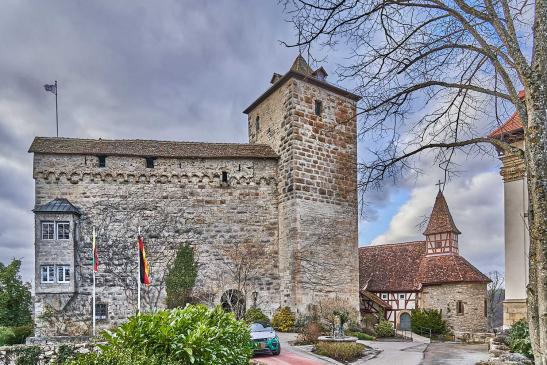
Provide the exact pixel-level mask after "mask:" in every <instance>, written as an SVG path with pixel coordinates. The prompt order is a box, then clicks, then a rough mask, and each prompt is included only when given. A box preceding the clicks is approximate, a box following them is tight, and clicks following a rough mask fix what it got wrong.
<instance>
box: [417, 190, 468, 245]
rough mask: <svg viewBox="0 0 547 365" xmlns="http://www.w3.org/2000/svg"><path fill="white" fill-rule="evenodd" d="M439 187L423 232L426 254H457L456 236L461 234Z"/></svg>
mask: <svg viewBox="0 0 547 365" xmlns="http://www.w3.org/2000/svg"><path fill="white" fill-rule="evenodd" d="M440 186H441V184H439V192H438V193H437V197H436V198H435V204H434V205H433V210H432V212H431V216H430V217H429V223H428V224H427V227H426V229H425V231H424V235H425V237H426V242H427V253H428V254H457V253H458V235H459V234H461V232H460V230H459V229H458V228H457V227H456V224H455V223H454V219H453V218H452V214H450V210H449V209H448V204H447V203H446V199H445V198H444V195H443V192H442V191H441V187H440Z"/></svg>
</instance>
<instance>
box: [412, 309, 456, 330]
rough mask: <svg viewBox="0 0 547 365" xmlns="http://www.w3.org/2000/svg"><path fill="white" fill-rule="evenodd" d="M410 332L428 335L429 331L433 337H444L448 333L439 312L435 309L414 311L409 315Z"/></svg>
mask: <svg viewBox="0 0 547 365" xmlns="http://www.w3.org/2000/svg"><path fill="white" fill-rule="evenodd" d="M411 328H412V332H415V333H418V334H421V335H426V334H427V335H429V330H431V334H433V335H446V334H449V333H450V330H449V328H448V324H447V323H446V321H445V320H443V317H442V315H441V312H439V311H438V310H435V309H415V310H413V311H412V315H411Z"/></svg>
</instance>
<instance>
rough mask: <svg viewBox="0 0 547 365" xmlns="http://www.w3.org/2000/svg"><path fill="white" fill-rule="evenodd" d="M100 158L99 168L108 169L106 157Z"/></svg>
mask: <svg viewBox="0 0 547 365" xmlns="http://www.w3.org/2000/svg"><path fill="white" fill-rule="evenodd" d="M98 157H99V167H106V156H98Z"/></svg>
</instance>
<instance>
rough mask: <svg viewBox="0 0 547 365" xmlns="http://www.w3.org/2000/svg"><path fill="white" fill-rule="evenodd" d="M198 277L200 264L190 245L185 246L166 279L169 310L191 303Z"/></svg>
mask: <svg viewBox="0 0 547 365" xmlns="http://www.w3.org/2000/svg"><path fill="white" fill-rule="evenodd" d="M197 275H198V263H197V260H196V258H195V257H194V249H193V248H192V246H190V245H189V244H183V245H181V246H180V248H179V249H178V251H177V257H176V258H175V262H174V263H173V266H171V268H170V269H169V273H168V274H167V276H166V279H165V281H166V291H167V307H168V308H177V307H184V306H185V305H186V304H187V303H189V302H190V300H191V295H192V288H193V287H194V285H195V283H196V277H197Z"/></svg>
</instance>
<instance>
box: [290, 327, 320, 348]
mask: <svg viewBox="0 0 547 365" xmlns="http://www.w3.org/2000/svg"><path fill="white" fill-rule="evenodd" d="M323 332H324V330H323V327H322V326H321V325H320V324H319V323H317V322H309V323H308V324H306V325H305V326H304V327H303V328H302V329H301V330H300V333H299V334H298V337H297V338H296V344H297V345H312V344H315V343H316V342H317V339H318V338H319V336H321V335H322V334H323Z"/></svg>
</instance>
